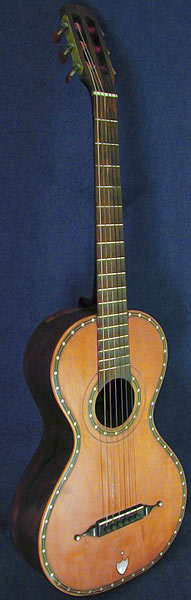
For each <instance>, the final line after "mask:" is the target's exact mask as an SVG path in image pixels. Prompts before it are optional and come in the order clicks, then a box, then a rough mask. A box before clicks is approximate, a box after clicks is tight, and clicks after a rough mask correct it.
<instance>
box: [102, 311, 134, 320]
mask: <svg viewBox="0 0 191 600" xmlns="http://www.w3.org/2000/svg"><path fill="white" fill-rule="evenodd" d="M121 315H126V316H127V311H126V312H117V313H109V314H107V315H103V314H102V313H100V312H99V313H98V317H99V318H101V319H111V317H121Z"/></svg>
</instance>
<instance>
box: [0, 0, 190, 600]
mask: <svg viewBox="0 0 191 600" xmlns="http://www.w3.org/2000/svg"><path fill="white" fill-rule="evenodd" d="M86 4H87V5H90V6H93V7H95V8H96V11H97V14H98V17H99V20H100V24H101V26H102V28H103V30H104V32H105V35H106V42H107V46H108V47H109V48H110V50H111V58H112V63H113V65H114V67H115V69H116V71H117V76H116V90H117V92H118V93H119V102H118V115H119V134H120V149H121V152H120V156H121V170H122V189H123V204H124V223H125V236H126V258H127V285H128V292H129V293H128V297H129V308H134V309H135V308H136V309H140V310H143V311H146V312H148V313H150V314H151V315H153V316H154V317H155V318H156V319H157V320H158V321H159V322H160V324H161V326H162V327H163V329H164V330H165V333H166V336H167V340H168V344H169V365H168V369H167V374H166V378H165V382H164V384H163V387H162V390H161V392H160V397H159V399H158V403H157V407H156V411H155V420H156V424H157V427H158V429H159V431H160V433H161V434H162V436H163V437H164V438H165V439H166V440H167V442H168V444H169V445H170V446H171V447H172V448H173V450H174V451H175V452H176V453H177V455H178V457H179V458H180V460H181V461H182V463H183V466H184V469H185V472H186V477H187V481H188V483H189V482H190V475H191V473H190V428H191V418H190V416H191V410H190V386H191V342H190V340H191V318H190V315H191V311H190V303H191V275H190V265H191V247H190V246H191V235H190V221H191V213H190V204H191V115H190V102H191V35H190V25H191V3H190V2H189V0H187V1H186V0H127V1H125V0H118V1H117V2H116V1H114V0H105V1H104V2H103V0H87V2H86ZM59 8H60V2H59V1H58V0H54V1H53V0H38V1H37V0H33V2H29V0H18V2H17V3H16V2H14V1H13V0H10V2H9V3H7V2H6V0H4V1H3V0H2V2H1V19H2V25H1V44H2V63H3V78H2V88H1V89H2V91H1V99H2V116H3V119H2V141H3V152H2V158H1V167H2V192H1V204H2V208H1V216H2V244H1V246H2V280H1V286H2V300H3V306H2V310H1V336H2V346H1V347H2V355H1V392H2V394H1V395H2V400H1V412H2V415H1V444H2V466H1V504H0V507H1V509H0V510H1V524H2V529H1V550H0V557H1V558H0V561H1V598H2V600H5V599H6V600H7V598H9V600H15V599H17V598H19V600H21V599H22V598H24V599H26V600H34V599H36V598H37V597H38V599H39V600H44V599H45V598H46V600H54V599H55V600H56V598H59V597H60V598H61V593H59V592H58V591H57V590H55V589H54V588H52V587H51V586H50V584H49V583H48V582H47V581H46V579H45V578H43V577H41V576H40V575H39V574H38V573H36V572H35V571H33V570H32V569H31V568H30V566H28V564H27V563H25V561H24V559H23V558H22V557H20V556H19V555H18V554H17V553H16V551H15V549H14V547H13V546H12V543H11V540H10V534H9V530H8V519H9V510H10V503H11V498H12V494H13V492H14V490H15V487H16V485H17V483H18V480H19V478H20V476H21V475H22V473H23V471H24V468H25V467H26V465H27V464H28V462H29V460H30V458H31V457H32V455H33V453H34V451H35V449H36V447H37V444H38V442H39V441H40V438H41V432H42V424H41V418H40V416H39V412H38V410H37V408H36V405H35V403H34V401H33V399H32V398H31V395H30V393H29V391H28V388H27V386H26V383H25V381H24V377H23V373H22V358H23V352H24V349H25V346H26V342H27V340H28V338H29V336H30V334H31V333H32V331H33V329H34V328H35V327H36V325H37V324H38V323H39V322H40V321H41V320H43V318H44V317H46V316H48V315H50V314H51V313H53V312H55V311H56V310H58V309H60V308H64V307H66V308H67V307H71V306H75V305H77V303H78V298H79V296H81V295H85V296H88V295H91V292H92V285H93V269H94V223H93V219H94V210H93V206H94V183H93V144H92V116H91V102H90V98H89V95H88V92H87V90H86V89H85V87H84V86H83V85H81V83H80V82H79V79H78V77H77V76H76V77H75V78H74V80H73V81H72V82H71V83H70V85H68V86H67V85H66V84H65V75H66V73H67V72H68V70H70V68H71V64H69V61H68V64H67V66H63V65H61V64H60V62H59V60H58V59H57V53H58V52H57V50H60V47H59V48H58V47H56V46H54V45H53V43H52V41H51V31H52V30H53V29H55V28H58V26H59V18H58V9H59ZM62 47H64V42H63V43H62ZM151 360H152V357H151ZM190 521H191V518H190V506H189V504H188V508H187V514H186V517H185V520H184V523H183V525H182V527H181V530H180V532H179V534H178V537H177V539H176V541H175V542H174V544H173V546H172V548H171V549H170V550H169V551H168V553H167V555H166V556H165V557H164V558H162V559H161V561H160V562H159V563H158V565H156V566H155V567H154V568H153V569H151V570H150V571H148V572H147V573H146V574H145V575H144V576H143V577H139V578H137V579H136V580H134V581H133V582H130V583H128V584H127V585H126V586H124V587H121V588H119V589H117V590H114V591H113V592H110V593H106V594H105V598H107V597H108V598H109V597H110V598H113V599H117V598H121V599H122V598H125V597H128V598H129V600H132V599H136V600H149V599H150V598H152V599H153V598H155V600H166V598H168V600H169V599H171V598H174V600H180V599H182V598H184V600H189V598H190V588H191V585H190V574H189V573H190V550H191V547H190V539H191V538H190V533H191V527H190ZM29 527H30V523H29ZM71 568H72V567H71Z"/></svg>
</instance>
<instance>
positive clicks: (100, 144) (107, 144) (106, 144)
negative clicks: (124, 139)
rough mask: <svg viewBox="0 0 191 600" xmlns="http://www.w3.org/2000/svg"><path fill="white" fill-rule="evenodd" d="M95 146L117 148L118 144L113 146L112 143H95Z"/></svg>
mask: <svg viewBox="0 0 191 600" xmlns="http://www.w3.org/2000/svg"><path fill="white" fill-rule="evenodd" d="M95 144H96V145H97V146H116V147H118V148H119V144H113V143H112V142H95Z"/></svg>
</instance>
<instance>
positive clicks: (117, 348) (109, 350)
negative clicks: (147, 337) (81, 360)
mask: <svg viewBox="0 0 191 600" xmlns="http://www.w3.org/2000/svg"><path fill="white" fill-rule="evenodd" d="M111 339H113V338H111ZM117 339H118V338H117ZM124 348H129V344H126V345H124V346H115V347H114V348H106V349H105V348H104V349H103V350H98V352H99V354H100V353H103V352H114V351H115V350H123V349H124Z"/></svg>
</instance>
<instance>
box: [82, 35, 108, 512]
mask: <svg viewBox="0 0 191 600" xmlns="http://www.w3.org/2000/svg"><path fill="white" fill-rule="evenodd" d="M80 33H81V32H80ZM81 37H83V36H81ZM84 54H85V56H86V58H87V57H88V60H89V59H90V61H89V62H87V66H88V70H89V73H90V77H91V79H92V83H93V87H94V90H95V91H96V90H97V87H98V88H99V77H97V69H96V67H95V68H93V67H92V65H93V61H92V59H91V56H90V54H89V52H88V53H87V52H86V49H85V48H84ZM88 54H89V56H88ZM95 79H98V85H97V86H96V82H95ZM97 91H98V90H97ZM95 104H96V115H97V121H96V123H97V139H98V141H99V125H98V124H99V121H98V97H97V96H96V98H95ZM97 153H98V157H97V158H98V160H97V163H98V165H99V164H100V160H99V143H98V144H97ZM99 177H100V168H99V167H98V183H99ZM99 185H100V183H99ZM100 193H101V188H100V187H98V207H100ZM96 211H97V205H96ZM99 212H100V208H99ZM96 222H97V218H96ZM100 230H101V228H100ZM101 236H102V232H101V231H100V241H101ZM100 248H101V261H100V262H101V266H102V264H103V261H102V245H100ZM102 301H103V292H102ZM103 348H104V329H103ZM104 394H105V385H104ZM104 402H105V400H104ZM104 448H105V464H106V469H105V471H106V475H107V471H108V469H107V448H106V445H105V444H104ZM100 476H101V489H102V507H103V512H102V514H104V512H105V513H106V515H107V514H108V508H107V506H108V498H109V492H108V482H107V481H106V482H105V493H104V488H103V485H104V481H103V465H102V442H101V433H100ZM106 479H107V477H106ZM104 498H105V502H106V509H105V511H104V504H105V502H104Z"/></svg>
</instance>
